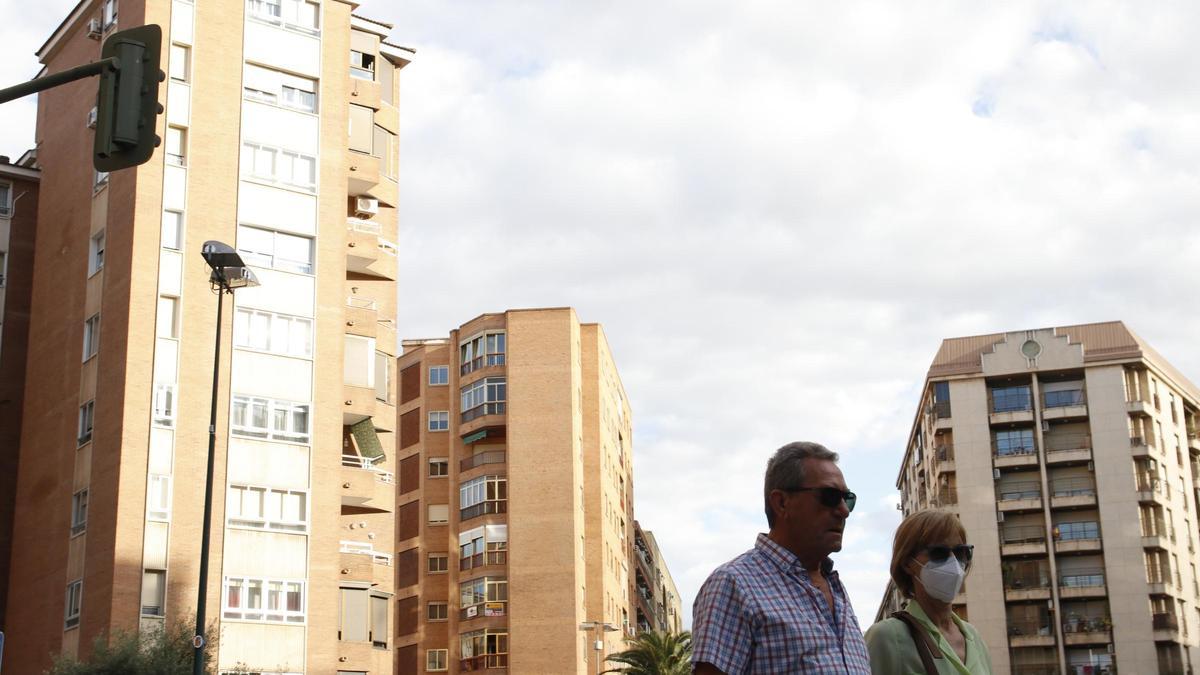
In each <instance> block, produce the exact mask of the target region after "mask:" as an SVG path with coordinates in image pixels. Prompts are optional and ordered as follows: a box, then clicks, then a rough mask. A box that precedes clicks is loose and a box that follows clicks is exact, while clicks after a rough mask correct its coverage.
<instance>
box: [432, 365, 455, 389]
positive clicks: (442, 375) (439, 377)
mask: <svg viewBox="0 0 1200 675" xmlns="http://www.w3.org/2000/svg"><path fill="white" fill-rule="evenodd" d="M449 383H450V366H430V367H429V386H435V385H440V384H449Z"/></svg>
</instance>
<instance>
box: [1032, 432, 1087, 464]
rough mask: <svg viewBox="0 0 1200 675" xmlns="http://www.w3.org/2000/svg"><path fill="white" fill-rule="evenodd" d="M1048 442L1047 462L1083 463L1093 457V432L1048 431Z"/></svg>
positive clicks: (1046, 440)
mask: <svg viewBox="0 0 1200 675" xmlns="http://www.w3.org/2000/svg"><path fill="white" fill-rule="evenodd" d="M1044 440H1045V442H1046V464H1048V465H1053V464H1082V463H1084V462H1089V461H1091V459H1092V436H1091V434H1056V433H1048V434H1046V436H1045V438H1044Z"/></svg>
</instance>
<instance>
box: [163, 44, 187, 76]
mask: <svg viewBox="0 0 1200 675" xmlns="http://www.w3.org/2000/svg"><path fill="white" fill-rule="evenodd" d="M170 58H171V60H170V63H169V64H168V66H167V67H168V68H169V70H170V76H171V79H172V80H174V81H176V82H188V81H190V80H191V73H192V69H191V66H192V63H191V61H192V50H191V49H189V48H188V47H185V46H183V45H174V44H173V45H171V57H170Z"/></svg>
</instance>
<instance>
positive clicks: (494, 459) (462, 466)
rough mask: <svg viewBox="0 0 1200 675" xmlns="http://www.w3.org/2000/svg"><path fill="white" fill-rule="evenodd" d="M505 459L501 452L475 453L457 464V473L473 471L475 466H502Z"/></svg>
mask: <svg viewBox="0 0 1200 675" xmlns="http://www.w3.org/2000/svg"><path fill="white" fill-rule="evenodd" d="M504 459H505V455H504V451H503V450H488V451H486V452H477V453H475V454H474V455H471V456H470V457H465V458H463V459H462V460H460V461H459V463H458V470H459V471H466V470H467V469H474V468H475V467H477V466H483V465H484V464H503V463H504Z"/></svg>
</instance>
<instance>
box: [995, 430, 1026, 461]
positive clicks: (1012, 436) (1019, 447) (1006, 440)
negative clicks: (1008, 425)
mask: <svg viewBox="0 0 1200 675" xmlns="http://www.w3.org/2000/svg"><path fill="white" fill-rule="evenodd" d="M995 449H996V454H997V455H999V456H1007V455H1028V454H1031V453H1033V451H1034V447H1033V429H1008V430H1004V431H997V432H996V433H995Z"/></svg>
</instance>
